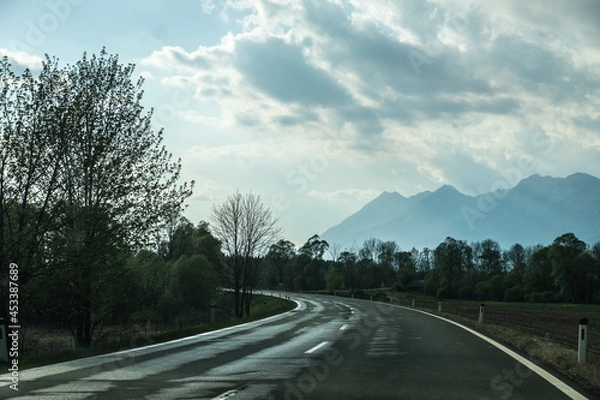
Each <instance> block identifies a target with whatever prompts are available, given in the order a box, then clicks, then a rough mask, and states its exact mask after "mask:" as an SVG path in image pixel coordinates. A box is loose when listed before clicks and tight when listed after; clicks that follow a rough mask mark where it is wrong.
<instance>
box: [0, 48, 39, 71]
mask: <svg viewBox="0 0 600 400" xmlns="http://www.w3.org/2000/svg"><path fill="white" fill-rule="evenodd" d="M1 55H5V56H6V57H8V58H9V60H12V61H14V62H15V63H17V64H18V65H20V66H23V67H26V68H29V69H40V68H41V67H42V62H43V61H44V60H43V59H42V58H40V57H38V56H35V55H32V54H29V53H26V52H24V51H11V50H8V49H3V48H0V56H1Z"/></svg>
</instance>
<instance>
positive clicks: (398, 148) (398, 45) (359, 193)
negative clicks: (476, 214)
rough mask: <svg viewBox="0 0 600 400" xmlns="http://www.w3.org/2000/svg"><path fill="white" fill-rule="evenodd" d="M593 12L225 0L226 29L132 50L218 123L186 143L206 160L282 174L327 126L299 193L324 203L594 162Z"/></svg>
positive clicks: (209, 121) (599, 122)
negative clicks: (315, 175)
mask: <svg viewBox="0 0 600 400" xmlns="http://www.w3.org/2000/svg"><path fill="white" fill-rule="evenodd" d="M597 11H600V10H599V9H598V7H597V6H595V5H594V2H592V1H582V2H580V3H577V4H575V3H572V2H568V1H559V2H556V3H553V7H552V8H550V7H548V6H547V3H545V2H542V1H527V2H524V1H521V0H514V1H513V0H510V1H506V2H491V3H490V2H478V1H474V2H472V3H466V2H463V1H458V0H438V1H429V2H423V1H421V0H413V1H404V2H393V1H387V0H373V1H369V2H365V1H359V0H350V1H347V2H341V1H329V2H322V1H302V2H301V1H287V0H286V1H283V0H282V1H260V0H239V1H236V0H229V1H228V2H226V3H225V5H224V6H223V8H222V9H221V15H222V16H224V17H225V18H231V19H235V20H237V21H238V22H239V25H238V26H239V31H237V32H230V33H228V34H227V35H225V36H223V37H222V38H221V40H220V41H218V42H217V43H215V44H214V45H212V46H199V47H198V48H197V49H196V50H193V51H187V50H185V49H184V48H182V47H177V46H170V47H163V48H162V49H160V50H157V51H155V52H154V53H152V54H151V55H149V56H148V57H146V58H145V59H144V60H143V61H142V64H143V65H147V66H152V67H156V68H158V69H159V70H160V71H162V73H163V74H165V77H164V79H162V81H161V82H162V83H163V84H164V85H165V86H168V87H170V88H178V89H181V90H189V91H190V92H193V93H195V99H196V102H194V103H193V104H190V106H189V108H188V109H187V110H182V111H181V112H180V114H179V115H180V116H181V117H182V118H184V119H185V120H186V121H190V122H193V123H198V124H201V125H202V126H208V127H210V128H211V129H215V131H218V132H220V134H221V135H229V134H230V135H231V136H228V138H229V139H230V140H231V141H233V142H234V143H229V142H228V143H225V144H223V143H220V144H219V145H216V144H215V142H218V141H219V140H220V139H218V138H215V139H212V140H213V142H211V141H208V142H207V143H205V150H203V151H197V150H193V151H191V152H190V153H189V154H188V158H189V159H190V160H192V159H193V160H197V161H191V162H192V163H195V162H197V163H199V164H198V165H200V164H202V165H206V166H207V167H206V168H205V169H203V171H206V170H207V169H208V168H209V167H208V166H209V165H213V166H215V165H216V166H218V167H217V170H218V171H221V168H222V169H227V166H228V165H234V166H238V165H239V163H240V162H242V164H243V165H246V166H248V165H251V166H252V167H251V168H250V169H249V171H253V172H256V171H261V173H264V168H267V167H269V168H272V171H271V175H269V177H271V178H274V180H275V181H277V182H279V185H280V186H281V185H283V184H282V183H281V182H283V181H285V177H286V174H288V173H289V171H290V170H292V169H294V168H297V166H298V165H300V164H302V163H307V162H310V160H311V157H312V156H313V155H315V154H319V153H323V149H324V148H325V146H326V145H327V143H328V142H331V141H332V140H333V141H334V143H336V144H340V145H339V146H338V147H336V149H337V150H338V156H337V157H336V158H335V159H331V160H329V168H328V169H327V171H325V172H323V173H322V174H321V175H320V176H319V180H315V182H310V186H309V187H308V188H307V189H306V191H305V192H304V193H303V194H302V195H305V196H306V197H307V198H310V199H312V200H314V201H319V202H321V204H336V202H344V201H346V200H344V199H350V198H351V197H354V198H355V199H359V201H363V200H364V201H368V199H367V197H370V198H372V197H374V194H376V193H375V192H377V191H381V190H390V189H392V190H393V189H398V190H399V191H401V192H404V193H403V194H406V195H410V194H414V192H415V191H417V190H420V189H422V188H430V187H432V186H433V187H434V188H435V186H438V185H440V184H445V183H449V184H453V185H455V186H456V187H457V188H459V189H461V190H465V191H470V192H471V193H473V192H474V191H477V190H478V188H479V187H481V186H483V187H485V186H486V185H487V183H489V182H494V181H495V180H497V177H498V176H503V175H506V174H508V173H509V172H510V171H512V170H513V169H515V168H520V170H521V171H522V172H523V173H525V172H527V173H529V172H530V173H534V172H538V173H541V174H554V175H559V176H565V175H567V174H568V173H570V172H574V171H570V170H569V171H566V172H561V171H563V170H565V168H573V167H568V166H569V165H577V166H581V168H582V169H584V170H585V171H586V172H590V173H592V174H596V175H600V165H599V163H598V160H600V149H599V148H598V146H599V139H597V137H598V136H597V130H598V128H599V127H600V107H598V106H600V102H599V101H597V99H600V90H599V84H600V39H598V38H599V37H600V34H599V33H600V32H599V28H598V26H597V24H596V23H595V22H594V19H593V18H592V15H597ZM594 13H596V14H594ZM415 57H416V58H415ZM415 63H416V64H415ZM582 88H585V89H582ZM202 104H206V105H210V110H211V111H210V112H208V111H207V109H206V108H205V107H203V106H202ZM215 110H217V111H215ZM340 132H347V134H346V135H343V136H342V135H341V134H340ZM249 138H251V139H249ZM540 138H543V140H541V139H540ZM229 139H228V140H229ZM207 140H208V139H207ZM250 143H253V144H250ZM240 160H243V161H240ZM523 160H528V162H529V164H528V166H527V168H523V167H520V166H519V163H522V161H523ZM228 162H231V163H232V164H227V163H228ZM360 169H364V170H365V171H366V172H364V173H359V172H358V171H359V170H360ZM350 170H351V171H353V173H354V175H351V176H347V175H348V172H347V171H350ZM525 170H527V171H525ZM382 171H387V172H385V174H383V175H381V173H382ZM389 171H405V172H402V173H390V172H389ZM219 173H221V172H219ZM345 174H346V175H345ZM242 175H243V176H245V177H247V176H249V175H246V174H242ZM223 176H225V175H223ZM255 176H259V175H255ZM392 178H393V179H394V181H393V182H395V183H394V184H396V185H404V186H403V187H397V188H394V187H390V186H391V185H392V183H388V181H390V179H392ZM228 179H229V178H228ZM249 179H251V178H249ZM353 179H354V184H353ZM366 179H370V180H372V182H373V183H372V184H371V181H369V185H366V183H365V182H366ZM325 181H327V182H328V184H329V185H330V186H329V187H322V186H323V185H324V183H323V182H325ZM253 182H254V184H255V185H261V186H262V187H263V188H268V189H266V190H277V188H275V187H274V186H276V185H273V184H272V182H265V180H264V179H258V178H256V180H254V181H253ZM366 186H367V187H369V188H370V189H364V187H366ZM358 188H362V189H358ZM284 189H285V190H288V189H289V188H285V187H284ZM403 189H404V190H403ZM285 190H284V191H285ZM411 192H412V193H411ZM349 202H350V200H348V204H350V203H349Z"/></svg>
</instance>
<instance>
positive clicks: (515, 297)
mask: <svg viewBox="0 0 600 400" xmlns="http://www.w3.org/2000/svg"><path fill="white" fill-rule="evenodd" d="M504 301H525V290H524V289H523V286H521V285H517V286H515V287H512V288H509V289H506V292H505V293H504Z"/></svg>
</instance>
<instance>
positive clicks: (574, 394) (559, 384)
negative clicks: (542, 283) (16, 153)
mask: <svg viewBox="0 0 600 400" xmlns="http://www.w3.org/2000/svg"><path fill="white" fill-rule="evenodd" d="M396 307H398V308H403V309H405V310H410V311H416V312H420V313H421V314H425V315H429V316H431V317H435V318H437V319H441V320H442V321H446V322H449V323H451V324H453V325H456V326H458V327H459V328H462V329H464V330H466V331H467V332H469V333H472V334H473V335H475V336H477V337H478V338H480V339H483V340H485V341H486V342H488V343H489V344H491V345H492V346H494V347H496V348H497V349H498V350H501V351H503V352H504V353H506V354H508V355H509V356H510V357H512V358H514V359H515V360H517V361H518V362H520V363H521V364H523V365H524V366H526V367H527V368H529V370H531V371H533V372H535V373H536V374H538V375H539V376H541V377H542V378H543V379H545V380H546V381H548V382H550V383H551V384H552V385H554V387H556V388H557V389H558V390H560V391H561V392H563V393H564V394H566V395H567V396H569V398H571V399H574V400H586V399H587V397H585V396H583V395H582V394H581V393H579V392H578V391H576V390H575V389H573V388H572V387H571V386H569V385H567V384H566V383H564V382H563V381H561V380H560V379H558V378H557V377H555V376H554V375H552V374H550V373H549V372H547V371H546V370H545V369H543V368H540V367H538V366H537V365H535V364H534V363H532V362H531V361H529V360H528V359H526V358H525V357H522V356H521V355H519V354H517V353H515V352H514V351H512V350H511V349H509V348H508V347H505V346H503V345H501V344H500V343H498V342H496V341H495V340H494V339H490V338H489V337H487V336H485V335H482V334H481V333H479V332H477V331H474V330H473V329H471V328H469V327H466V326H464V325H461V324H459V323H458V322H454V321H452V320H450V319H448V318H444V317H440V316H439V315H435V314H430V313H428V312H426V311H421V310H415V309H414V308H409V307H404V306H396Z"/></svg>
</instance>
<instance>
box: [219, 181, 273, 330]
mask: <svg viewBox="0 0 600 400" xmlns="http://www.w3.org/2000/svg"><path fill="white" fill-rule="evenodd" d="M211 219H212V221H213V230H214V234H215V236H216V237H217V238H218V239H219V240H220V241H221V243H222V246H223V250H224V251H225V253H226V255H227V257H228V262H229V266H230V269H231V275H232V278H233V291H234V303H235V307H234V308H235V315H236V317H237V318H241V317H242V315H243V312H244V311H245V312H246V315H249V314H250V301H251V298H252V288H253V286H254V279H255V273H254V272H255V260H254V259H255V258H256V257H260V256H263V255H264V253H266V252H267V250H268V249H269V246H270V245H271V244H273V243H274V242H275V241H277V240H278V239H279V236H280V234H281V229H280V228H279V227H278V226H277V218H275V217H274V216H273V213H272V211H271V209H269V208H268V207H266V206H265V205H264V204H263V203H262V201H261V199H260V196H257V195H254V194H252V193H248V194H245V195H242V194H241V193H240V192H239V191H237V192H236V193H235V194H233V195H231V196H228V197H227V199H225V200H224V201H223V202H222V203H220V204H217V205H215V206H214V207H213V210H212V216H211Z"/></svg>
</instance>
